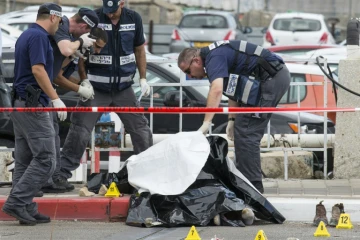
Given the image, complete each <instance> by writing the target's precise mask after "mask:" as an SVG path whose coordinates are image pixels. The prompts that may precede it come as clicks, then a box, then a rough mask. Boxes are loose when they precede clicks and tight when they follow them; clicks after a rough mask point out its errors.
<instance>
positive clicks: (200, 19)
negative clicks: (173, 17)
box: [179, 14, 229, 28]
mask: <svg viewBox="0 0 360 240" xmlns="http://www.w3.org/2000/svg"><path fill="white" fill-rule="evenodd" d="M179 27H180V28H228V27H229V26H228V24H227V21H226V19H225V17H223V16H220V15H213V14H197V15H186V16H184V17H183V19H182V20H181V22H180V25H179Z"/></svg>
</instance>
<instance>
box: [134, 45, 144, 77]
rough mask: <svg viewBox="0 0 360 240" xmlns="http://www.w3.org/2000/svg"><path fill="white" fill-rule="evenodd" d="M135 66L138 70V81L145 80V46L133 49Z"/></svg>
mask: <svg viewBox="0 0 360 240" xmlns="http://www.w3.org/2000/svg"><path fill="white" fill-rule="evenodd" d="M135 59H136V65H137V68H138V69H139V75H140V79H142V78H146V52H145V45H141V46H138V47H135Z"/></svg>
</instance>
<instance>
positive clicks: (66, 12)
mask: <svg viewBox="0 0 360 240" xmlns="http://www.w3.org/2000/svg"><path fill="white" fill-rule="evenodd" d="M38 9H39V6H31V7H27V8H25V9H24V10H21V11H15V12H9V13H5V14H2V15H0V22H1V23H3V24H7V25H10V26H12V27H14V28H16V29H18V30H20V31H25V30H26V29H28V27H29V25H30V24H32V23H34V22H35V21H36V15H37V11H38ZM78 10H79V8H75V7H66V6H65V7H63V6H62V14H63V16H67V17H72V16H74V15H75V14H76V13H77V12H78Z"/></svg>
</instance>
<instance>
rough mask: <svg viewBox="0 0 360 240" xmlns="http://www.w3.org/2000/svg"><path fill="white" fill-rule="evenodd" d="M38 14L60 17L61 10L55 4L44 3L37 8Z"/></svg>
mask: <svg viewBox="0 0 360 240" xmlns="http://www.w3.org/2000/svg"><path fill="white" fill-rule="evenodd" d="M38 14H50V15H56V16H58V17H62V8H61V7H60V6H59V5H57V4H55V3H44V4H42V5H41V6H40V7H39V10H38Z"/></svg>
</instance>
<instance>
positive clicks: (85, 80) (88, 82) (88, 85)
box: [80, 78, 92, 87]
mask: <svg viewBox="0 0 360 240" xmlns="http://www.w3.org/2000/svg"><path fill="white" fill-rule="evenodd" d="M80 85H81V86H83V87H92V85H91V83H90V81H89V79H87V78H85V79H84V80H82V81H81V84H80Z"/></svg>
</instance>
